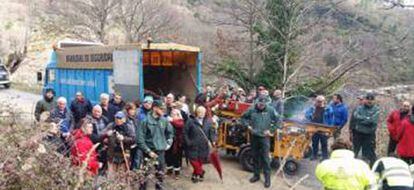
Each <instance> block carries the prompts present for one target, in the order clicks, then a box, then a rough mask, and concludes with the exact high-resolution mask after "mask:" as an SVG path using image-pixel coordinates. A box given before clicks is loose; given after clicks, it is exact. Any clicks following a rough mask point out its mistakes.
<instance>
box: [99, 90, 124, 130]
mask: <svg viewBox="0 0 414 190" xmlns="http://www.w3.org/2000/svg"><path fill="white" fill-rule="evenodd" d="M100 100H101V103H100V104H99V105H100V106H101V107H102V115H104V116H105V117H106V118H107V119H108V121H109V122H110V123H111V122H114V119H115V114H116V112H118V111H120V110H118V109H117V108H116V107H115V106H113V105H112V104H110V103H109V94H106V93H102V94H101V96H100Z"/></svg>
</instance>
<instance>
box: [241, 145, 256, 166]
mask: <svg viewBox="0 0 414 190" xmlns="http://www.w3.org/2000/svg"><path fill="white" fill-rule="evenodd" d="M239 162H240V164H241V165H242V167H243V169H244V170H246V171H249V172H253V154H252V149H251V147H250V146H248V147H246V148H244V149H242V150H241V152H240V154H239Z"/></svg>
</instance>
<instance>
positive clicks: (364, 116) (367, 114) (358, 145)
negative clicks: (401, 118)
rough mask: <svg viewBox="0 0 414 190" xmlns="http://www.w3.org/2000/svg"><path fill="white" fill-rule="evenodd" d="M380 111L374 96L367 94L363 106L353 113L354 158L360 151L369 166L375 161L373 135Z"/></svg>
mask: <svg viewBox="0 0 414 190" xmlns="http://www.w3.org/2000/svg"><path fill="white" fill-rule="evenodd" d="M379 112H380V109H379V107H378V106H377V105H375V96H374V94H372V93H368V94H367V95H366V96H365V101H364V105H362V106H359V107H358V108H357V109H356V110H355V112H354V113H353V120H354V121H353V122H354V124H353V126H352V128H351V130H352V140H353V142H352V144H353V145H354V147H353V149H354V153H355V156H357V155H358V153H359V151H360V150H361V149H362V156H363V157H364V158H365V159H368V160H369V162H370V165H371V166H372V164H374V162H375V160H377V156H376V154H375V139H376V138H375V137H376V136H375V133H376V131H377V125H378V118H379Z"/></svg>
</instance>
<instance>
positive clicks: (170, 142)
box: [165, 139, 173, 150]
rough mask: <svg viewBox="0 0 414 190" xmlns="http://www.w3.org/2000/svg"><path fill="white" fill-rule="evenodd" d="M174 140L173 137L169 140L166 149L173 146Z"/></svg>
mask: <svg viewBox="0 0 414 190" xmlns="http://www.w3.org/2000/svg"><path fill="white" fill-rule="evenodd" d="M172 141H173V140H172V139H168V140H167V147H165V150H169V149H170V148H171V145H172Z"/></svg>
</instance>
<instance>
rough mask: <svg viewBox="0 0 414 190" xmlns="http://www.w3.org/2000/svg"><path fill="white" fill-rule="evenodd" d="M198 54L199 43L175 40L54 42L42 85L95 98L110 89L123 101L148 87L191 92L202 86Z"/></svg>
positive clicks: (156, 90) (69, 94)
mask: <svg viewBox="0 0 414 190" xmlns="http://www.w3.org/2000/svg"><path fill="white" fill-rule="evenodd" d="M201 58H202V53H201V51H200V49H199V48H198V47H192V46H186V45H180V44H175V43H148V44H128V45H116V46H105V45H90V44H89V45H87V46H74V47H64V48H54V51H53V52H52V54H51V57H50V61H49V63H48V64H47V67H46V70H45V75H44V89H46V88H53V89H54V90H55V91H56V96H63V97H66V98H67V99H68V100H69V101H70V100H73V98H74V96H75V93H76V92H78V91H81V92H83V93H84V94H85V97H86V98H88V99H89V100H91V101H92V102H93V103H98V102H99V96H100V94H101V93H109V94H111V93H114V92H119V93H121V95H122V96H123V98H124V100H126V101H135V100H140V99H142V98H143V97H144V94H145V93H146V92H149V91H151V92H154V93H156V94H158V95H160V96H164V95H166V94H168V93H170V92H171V93H174V94H181V95H186V96H188V97H189V98H193V97H195V95H196V94H197V93H198V91H199V90H200V89H201V83H202V74H201ZM39 80H42V77H40V79H39Z"/></svg>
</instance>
